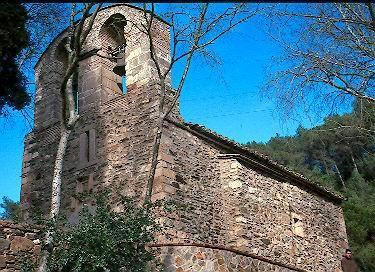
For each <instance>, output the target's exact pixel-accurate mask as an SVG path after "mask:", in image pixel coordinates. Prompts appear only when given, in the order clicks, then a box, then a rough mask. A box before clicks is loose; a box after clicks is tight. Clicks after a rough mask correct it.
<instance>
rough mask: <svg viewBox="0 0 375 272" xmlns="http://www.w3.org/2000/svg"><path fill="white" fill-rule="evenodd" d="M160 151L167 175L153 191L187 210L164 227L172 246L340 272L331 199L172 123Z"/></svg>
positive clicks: (338, 217)
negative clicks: (220, 248)
mask: <svg viewBox="0 0 375 272" xmlns="http://www.w3.org/2000/svg"><path fill="white" fill-rule="evenodd" d="M162 152H163V154H162V155H161V156H162V157H164V158H166V159H164V162H163V166H164V169H163V171H162V172H164V173H166V175H165V176H166V177H165V178H164V180H163V184H162V185H161V184H160V182H158V181H157V180H156V181H155V182H156V184H155V187H158V188H162V189H159V191H163V192H164V194H165V195H166V196H168V197H170V198H172V199H174V200H176V201H177V202H178V203H180V204H181V205H182V206H187V207H189V209H188V211H186V212H183V211H182V212H180V214H179V215H178V216H175V217H174V218H171V220H168V219H166V221H165V222H166V225H169V226H170V227H171V233H170V234H171V235H172V236H174V238H173V241H175V242H187V241H189V242H195V243H208V244H212V245H225V246H228V247H230V248H234V249H238V250H241V251H243V252H248V253H253V254H257V255H259V256H262V257H266V258H268V259H271V260H275V261H278V262H281V263H284V264H290V265H294V266H296V267H299V268H301V269H305V270H307V271H340V259H341V255H342V252H343V249H345V247H346V246H347V237H346V230H345V222H344V218H343V213H342V210H341V208H340V207H339V206H337V204H335V203H333V202H332V201H331V200H329V198H328V197H325V196H324V195H318V194H316V193H314V192H312V191H309V190H306V188H301V187H300V186H297V185H296V184H293V183H290V182H288V181H281V180H280V179H279V178H276V177H274V176H273V175H271V174H270V173H267V172H266V171H260V170H259V169H255V168H253V167H252V166H250V165H248V164H246V162H244V161H242V160H240V159H238V158H236V156H228V153H231V152H233V151H231V150H230V149H228V148H223V147H222V146H220V145H219V144H217V143H215V141H210V140H207V139H204V138H203V137H199V136H198V135H197V134H194V133H192V132H191V131H189V130H187V129H182V128H181V127H178V126H176V125H174V124H173V123H169V124H168V125H166V127H165V132H164V136H163V149H162ZM223 154H227V155H226V156H223Z"/></svg>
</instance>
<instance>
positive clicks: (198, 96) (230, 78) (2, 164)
mask: <svg viewBox="0 0 375 272" xmlns="http://www.w3.org/2000/svg"><path fill="white" fill-rule="evenodd" d="M263 23H264V22H263V21H262V20H253V21H250V22H249V23H246V24H244V25H241V26H240V27H238V28H237V29H235V30H234V31H233V32H232V33H230V34H228V35H227V36H225V37H224V38H222V39H221V40H219V41H218V42H217V43H216V44H215V45H214V46H213V49H214V51H215V54H216V55H217V56H218V57H219V58H220V60H221V62H222V64H221V65H220V66H219V67H216V68H214V69H212V68H210V67H208V66H207V65H205V64H204V63H203V62H201V61H195V62H193V64H192V68H191V71H190V74H189V75H188V78H187V81H186V84H185V86H184V89H183V92H182V95H181V101H180V109H181V113H182V116H183V117H184V118H185V120H186V121H188V122H193V123H199V124H202V125H205V126H206V127H208V128H210V129H212V130H214V131H216V132H218V133H220V134H222V135H224V136H226V137H229V138H231V139H233V140H235V141H238V142H240V143H246V142H248V141H253V140H254V141H257V142H259V141H263V142H265V141H268V140H269V139H270V138H271V137H272V136H275V135H276V133H278V134H280V135H291V134H294V132H295V129H296V128H297V127H298V125H299V124H300V122H297V121H289V122H287V123H285V122H282V121H280V120H281V119H280V118H279V116H278V114H277V111H276V109H277V107H276V105H274V104H273V102H272V101H269V100H268V99H267V98H263V99H262V95H261V93H260V88H261V87H262V85H263V84H264V83H265V80H266V75H265V69H267V68H268V67H269V66H270V65H272V60H271V58H272V57H274V56H278V55H279V54H280V53H281V51H280V47H279V46H278V44H277V43H276V42H275V41H274V40H272V39H271V37H270V36H269V35H268V34H267V33H266V28H265V26H264V24H263ZM172 76H173V75H172ZM30 80H33V79H32V78H30ZM31 91H33V90H32V89H31ZM302 122H303V125H304V126H307V127H309V126H311V125H312V124H310V123H307V121H306V120H302ZM29 131H30V126H29V125H28V124H27V122H26V121H25V120H24V118H23V117H22V115H20V114H19V113H17V112H15V113H14V114H13V115H12V116H11V117H10V118H8V119H4V118H0V198H2V197H3V196H8V197H10V198H11V199H13V200H19V193H20V184H21V178H20V176H21V164H22V153H23V139H24V136H25V135H26V133H27V132H29Z"/></svg>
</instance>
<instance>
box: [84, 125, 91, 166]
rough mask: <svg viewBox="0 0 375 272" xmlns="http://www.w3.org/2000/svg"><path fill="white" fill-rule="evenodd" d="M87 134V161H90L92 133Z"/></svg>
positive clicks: (87, 132)
mask: <svg viewBox="0 0 375 272" xmlns="http://www.w3.org/2000/svg"><path fill="white" fill-rule="evenodd" d="M85 134H86V139H87V141H86V147H85V151H86V152H85V161H87V162H88V161H90V132H89V131H86V132H85Z"/></svg>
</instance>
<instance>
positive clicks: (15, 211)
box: [0, 196, 21, 222]
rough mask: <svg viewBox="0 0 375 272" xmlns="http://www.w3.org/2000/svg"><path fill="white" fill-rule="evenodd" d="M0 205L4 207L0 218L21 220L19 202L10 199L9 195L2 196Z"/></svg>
mask: <svg viewBox="0 0 375 272" xmlns="http://www.w3.org/2000/svg"><path fill="white" fill-rule="evenodd" d="M0 207H1V208H3V209H4V212H2V213H1V214H0V218H1V219H6V220H12V221H14V222H19V221H20V220H21V210H20V203H19V202H18V201H17V202H15V201H13V200H11V199H10V198H9V197H6V196H4V197H3V203H0Z"/></svg>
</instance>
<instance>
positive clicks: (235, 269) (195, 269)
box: [159, 245, 303, 272]
mask: <svg viewBox="0 0 375 272" xmlns="http://www.w3.org/2000/svg"><path fill="white" fill-rule="evenodd" d="M159 250H160V251H159V252H160V258H161V260H162V264H163V265H164V269H165V271H166V272H265V271H267V272H272V271H275V272H276V271H277V272H292V271H303V270H300V269H297V268H293V267H285V266H282V265H278V264H275V263H270V262H268V261H267V260H262V259H258V258H256V257H254V256H253V257H251V256H245V255H241V254H238V253H236V252H233V251H229V250H223V249H215V248H207V247H200V246H188V245H184V246H163V247H160V248H159Z"/></svg>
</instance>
